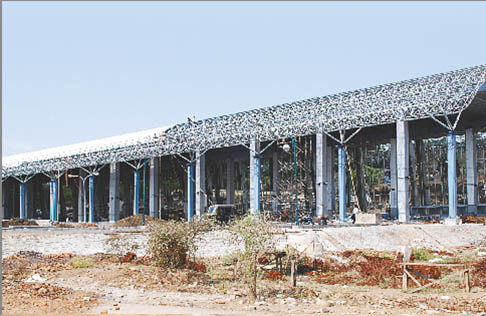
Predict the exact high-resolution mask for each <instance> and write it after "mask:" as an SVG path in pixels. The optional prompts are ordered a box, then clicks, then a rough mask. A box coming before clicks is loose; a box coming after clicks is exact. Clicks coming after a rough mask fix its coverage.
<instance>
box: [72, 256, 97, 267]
mask: <svg viewBox="0 0 486 316" xmlns="http://www.w3.org/2000/svg"><path fill="white" fill-rule="evenodd" d="M69 264H70V265H71V266H72V267H73V268H89V267H91V266H93V265H94V263H93V262H92V261H91V260H89V259H84V258H82V257H74V258H72V259H71V260H70V261H69Z"/></svg>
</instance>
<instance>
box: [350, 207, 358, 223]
mask: <svg viewBox="0 0 486 316" xmlns="http://www.w3.org/2000/svg"><path fill="white" fill-rule="evenodd" d="M358 214H359V208H358V205H356V204H354V208H353V215H351V220H352V221H353V224H354V223H356V216H357V215H358Z"/></svg>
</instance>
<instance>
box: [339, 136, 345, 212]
mask: <svg viewBox="0 0 486 316" xmlns="http://www.w3.org/2000/svg"><path fill="white" fill-rule="evenodd" d="M338 185H339V221H341V222H343V221H344V218H345V217H346V151H345V148H344V146H343V145H339V146H338Z"/></svg>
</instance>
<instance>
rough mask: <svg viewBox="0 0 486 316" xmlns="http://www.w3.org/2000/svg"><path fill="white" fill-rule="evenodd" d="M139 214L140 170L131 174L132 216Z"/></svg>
mask: <svg viewBox="0 0 486 316" xmlns="http://www.w3.org/2000/svg"><path fill="white" fill-rule="evenodd" d="M138 213H140V170H135V171H134V172H133V215H137V214H138Z"/></svg>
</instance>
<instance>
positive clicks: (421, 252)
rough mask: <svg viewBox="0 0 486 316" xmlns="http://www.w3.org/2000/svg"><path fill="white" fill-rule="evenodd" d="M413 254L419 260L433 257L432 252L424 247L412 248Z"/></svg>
mask: <svg viewBox="0 0 486 316" xmlns="http://www.w3.org/2000/svg"><path fill="white" fill-rule="evenodd" d="M412 255H413V256H414V258H415V259H417V260H419V261H428V260H430V259H432V254H431V253H430V252H429V251H428V250H427V249H424V248H419V249H417V248H412Z"/></svg>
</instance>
